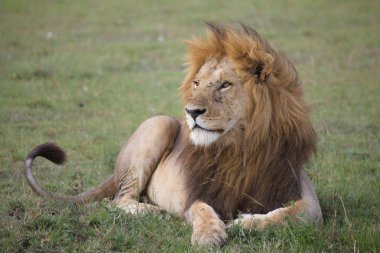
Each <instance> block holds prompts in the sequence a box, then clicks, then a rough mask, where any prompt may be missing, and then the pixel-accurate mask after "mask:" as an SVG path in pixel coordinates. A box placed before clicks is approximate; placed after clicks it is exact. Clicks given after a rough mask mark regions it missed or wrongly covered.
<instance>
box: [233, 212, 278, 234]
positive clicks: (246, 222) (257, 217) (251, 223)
mask: <svg viewBox="0 0 380 253" xmlns="http://www.w3.org/2000/svg"><path fill="white" fill-rule="evenodd" d="M271 223H272V222H271V220H270V219H269V218H268V217H267V215H265V214H242V215H240V217H239V218H237V219H235V220H233V221H232V222H230V223H229V224H228V227H229V228H230V227H232V226H236V225H238V226H241V227H242V228H243V229H247V230H251V229H255V230H258V231H261V230H263V229H265V228H266V227H267V226H268V225H269V224H271Z"/></svg>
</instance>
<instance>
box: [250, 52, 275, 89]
mask: <svg viewBox="0 0 380 253" xmlns="http://www.w3.org/2000/svg"><path fill="white" fill-rule="evenodd" d="M272 69H273V57H272V56H271V55H270V54H268V53H263V54H262V55H261V57H260V61H259V62H257V63H256V64H254V65H253V66H252V68H251V69H250V72H251V74H252V75H253V76H254V77H255V78H256V79H257V81H259V82H261V83H262V82H265V81H266V80H267V79H268V77H269V76H270V75H271V74H272Z"/></svg>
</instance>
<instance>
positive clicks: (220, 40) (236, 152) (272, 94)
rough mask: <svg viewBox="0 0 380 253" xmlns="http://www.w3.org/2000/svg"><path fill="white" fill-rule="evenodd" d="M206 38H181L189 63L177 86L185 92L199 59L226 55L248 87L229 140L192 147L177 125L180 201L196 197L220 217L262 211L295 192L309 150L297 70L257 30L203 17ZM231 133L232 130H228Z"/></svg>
mask: <svg viewBox="0 0 380 253" xmlns="http://www.w3.org/2000/svg"><path fill="white" fill-rule="evenodd" d="M208 27H209V33H208V39H207V40H203V39H194V40H193V41H191V42H188V44H189V55H188V61H189V70H188V75H187V77H186V78H185V80H184V82H183V84H182V86H181V91H182V94H183V98H184V101H186V100H187V99H188V98H189V96H190V87H191V82H192V80H193V78H194V76H195V74H196V73H197V72H198V71H199V69H200V67H201V66H202V65H203V64H204V63H205V62H206V60H207V59H210V58H216V59H221V58H222V57H225V56H227V57H229V58H230V60H231V61H232V63H233V65H234V68H235V70H236V71H237V73H238V75H239V77H240V78H241V79H242V80H243V82H244V88H245V90H246V92H248V94H250V101H248V102H247V108H248V109H247V116H246V121H245V123H244V124H243V125H239V126H238V127H236V128H235V129H233V130H231V132H230V133H228V134H229V135H230V137H229V140H231V139H232V140H233V141H229V142H226V141H224V140H223V138H224V137H223V136H222V137H220V140H217V141H216V142H215V143H214V144H212V145H210V146H207V147H199V146H195V145H193V144H192V143H191V141H190V140H189V137H188V131H189V130H188V128H187V126H186V125H183V128H182V132H181V135H180V137H179V139H178V141H179V142H180V143H182V145H181V146H182V150H181V155H180V159H181V161H183V168H182V171H183V173H185V174H186V180H187V182H186V186H187V189H188V192H189V194H190V195H189V198H188V199H187V207H189V206H190V205H191V203H193V202H194V201H195V200H197V199H200V200H203V201H204V202H206V203H208V204H209V205H210V206H212V207H213V208H214V209H215V211H216V212H217V213H218V214H219V215H220V216H221V218H222V219H231V218H234V217H236V215H238V213H239V212H248V211H249V212H251V213H267V212H268V211H271V210H274V209H276V208H278V207H282V206H283V205H285V204H286V203H288V202H289V201H293V200H297V199H300V198H301V190H300V186H299V183H298V177H299V171H300V169H301V168H302V166H304V164H305V163H306V162H307V160H308V159H309V157H310V156H311V154H312V153H313V152H314V149H315V139H316V136H315V131H314V128H313V126H312V124H311V122H310V120H309V116H308V114H309V108H308V106H307V104H306V103H305V102H304V100H303V90H302V86H301V82H300V81H299V79H298V75H297V72H296V71H295V69H294V67H293V65H292V64H291V63H290V62H289V60H288V59H287V58H286V57H285V56H284V55H282V54H280V53H278V52H276V51H275V50H274V49H273V48H272V47H270V45H269V44H268V43H266V42H265V41H264V40H263V39H261V37H260V36H259V34H258V33H257V32H256V31H255V30H253V29H251V28H249V27H247V26H245V25H242V28H241V29H236V28H233V27H227V26H222V25H215V24H208ZM231 136H232V137H231Z"/></svg>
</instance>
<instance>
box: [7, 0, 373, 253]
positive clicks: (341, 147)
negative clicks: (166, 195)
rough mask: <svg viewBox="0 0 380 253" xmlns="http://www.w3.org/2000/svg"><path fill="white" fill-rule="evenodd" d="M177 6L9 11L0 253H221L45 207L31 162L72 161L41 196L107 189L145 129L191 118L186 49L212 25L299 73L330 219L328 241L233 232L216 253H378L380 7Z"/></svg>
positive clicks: (143, 224) (293, 229)
mask: <svg viewBox="0 0 380 253" xmlns="http://www.w3.org/2000/svg"><path fill="white" fill-rule="evenodd" d="M176 2H178V1H135V2H134V3H133V2H132V1H42V0H36V1H25V0H19V1H12V0H3V1H1V2H0V196H1V204H0V251H1V252H23V251H25V252H75V251H77V252H84V251H86V252H112V251H114V252H199V251H201V252H203V251H208V250H210V249H201V248H197V247H191V245H190V236H191V228H190V227H189V226H188V225H187V224H185V223H184V221H183V220H181V219H179V218H177V217H174V216H172V215H169V214H162V215H160V216H150V215H147V216H143V217H133V216H129V215H126V214H124V213H122V212H121V211H119V210H117V209H115V208H113V207H112V206H111V205H110V204H109V203H108V202H107V201H103V202H98V203H93V204H88V205H84V206H75V205H73V204H64V203H59V202H55V201H47V200H44V199H41V198H40V197H38V196H36V195H35V194H33V193H32V191H31V190H30V188H29V187H28V185H27V184H26V182H25V180H24V178H23V160H24V158H25V156H26V154H27V153H28V152H29V151H30V150H31V149H32V148H33V147H34V146H36V145H38V144H40V143H43V142H46V141H54V142H57V143H58V144H60V145H61V146H62V147H64V148H65V149H66V150H67V153H68V156H69V160H68V162H67V164H66V165H65V166H64V167H56V166H53V165H51V164H50V163H48V162H46V161H44V160H43V159H39V160H37V161H36V166H35V167H36V168H37V169H36V170H35V173H36V176H37V178H38V179H39V180H40V182H41V184H43V185H44V186H45V187H46V188H47V189H49V190H51V191H55V192H60V193H64V194H73V193H76V192H80V191H83V190H86V189H88V188H90V187H91V186H95V185H97V184H98V183H100V182H101V181H102V180H104V179H105V178H106V177H107V176H108V175H109V174H111V173H112V170H113V161H114V159H115V156H116V155H117V153H118V150H119V149H120V147H121V146H122V144H123V142H124V141H125V140H127V139H128V136H130V135H131V133H132V132H133V131H134V129H136V127H137V126H138V125H139V124H140V123H141V121H143V120H144V119H146V118H148V117H150V116H153V115H156V114H170V115H177V116H180V115H182V106H181V103H180V96H179V94H178V90H177V88H178V86H179V84H180V82H181V80H182V78H183V77H184V75H185V74H184V71H183V69H184V67H183V56H184V54H185V47H184V45H183V43H182V41H183V40H184V39H188V38H191V36H192V34H194V35H204V34H205V33H204V25H203V23H202V21H203V20H214V21H222V22H234V21H243V22H245V23H247V24H248V25H250V26H253V27H255V28H256V29H258V31H259V32H261V34H262V35H263V36H264V37H265V38H267V39H268V40H269V41H270V42H271V43H272V44H273V45H275V46H276V47H277V48H279V49H281V50H282V51H284V52H286V53H287V54H288V55H289V57H290V58H291V59H292V61H293V62H294V64H295V65H296V67H297V69H298V71H299V74H300V76H301V78H302V80H303V83H304V86H305V95H306V97H307V99H308V101H310V103H311V104H312V106H313V113H312V117H313V121H314V123H315V125H316V128H317V131H318V135H319V144H318V153H317V155H316V157H315V158H313V159H312V160H311V161H310V163H309V164H308V165H307V168H306V169H307V171H308V173H309V175H310V177H311V179H312V181H313V182H314V185H315V186H316V189H317V194H318V196H319V199H320V202H321V205H322V209H323V215H324V218H325V224H324V226H323V227H322V228H320V229H319V228H316V227H314V226H304V225H299V224H291V225H290V226H287V227H282V228H271V229H268V230H267V231H265V232H260V233H259V232H250V233H248V232H246V231H243V230H241V229H239V228H235V229H233V230H231V231H229V240H228V242H227V243H226V245H225V246H224V247H222V248H221V249H220V250H219V251H221V252H273V251H276V252H277V251H283V252H322V251H324V252H354V251H355V252H359V251H360V252H380V211H379V210H380V200H379V199H380V198H379V196H380V140H379V135H380V84H379V80H380V71H379V70H380V29H379V24H380V15H379V10H380V3H379V2H378V1H354V0H352V1H338V0H337V1H327V0H324V1H322V0H318V1H295V0H294V1H290V0H287V1H274V0H273V1H272V0H269V1H188V2H186V3H184V2H182V3H180V4H177V3H176ZM214 250H216V249H214Z"/></svg>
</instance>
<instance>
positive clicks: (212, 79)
mask: <svg viewBox="0 0 380 253" xmlns="http://www.w3.org/2000/svg"><path fill="white" fill-rule="evenodd" d="M246 102H247V95H246V93H245V92H244V88H243V85H242V82H241V80H240V79H239V77H238V75H237V74H236V72H235V70H234V67H233V65H232V63H231V62H230V60H229V59H228V57H224V58H222V59H221V60H219V61H217V60H216V59H211V60H208V61H207V62H206V63H205V64H204V65H203V66H202V67H201V68H200V70H199V72H198V73H197V74H196V75H195V78H194V80H193V83H192V88H191V89H190V96H189V98H188V100H187V101H186V105H185V111H186V119H187V124H188V126H189V128H190V130H191V132H190V139H191V140H192V142H193V143H194V144H195V145H200V146H208V145H210V144H211V143H213V142H215V141H216V140H218V139H219V137H221V136H223V135H228V133H229V132H230V131H231V130H232V129H234V128H235V127H237V126H238V123H240V122H242V120H243V119H244V115H245V112H246V108H245V106H244V105H245V104H246Z"/></svg>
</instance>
